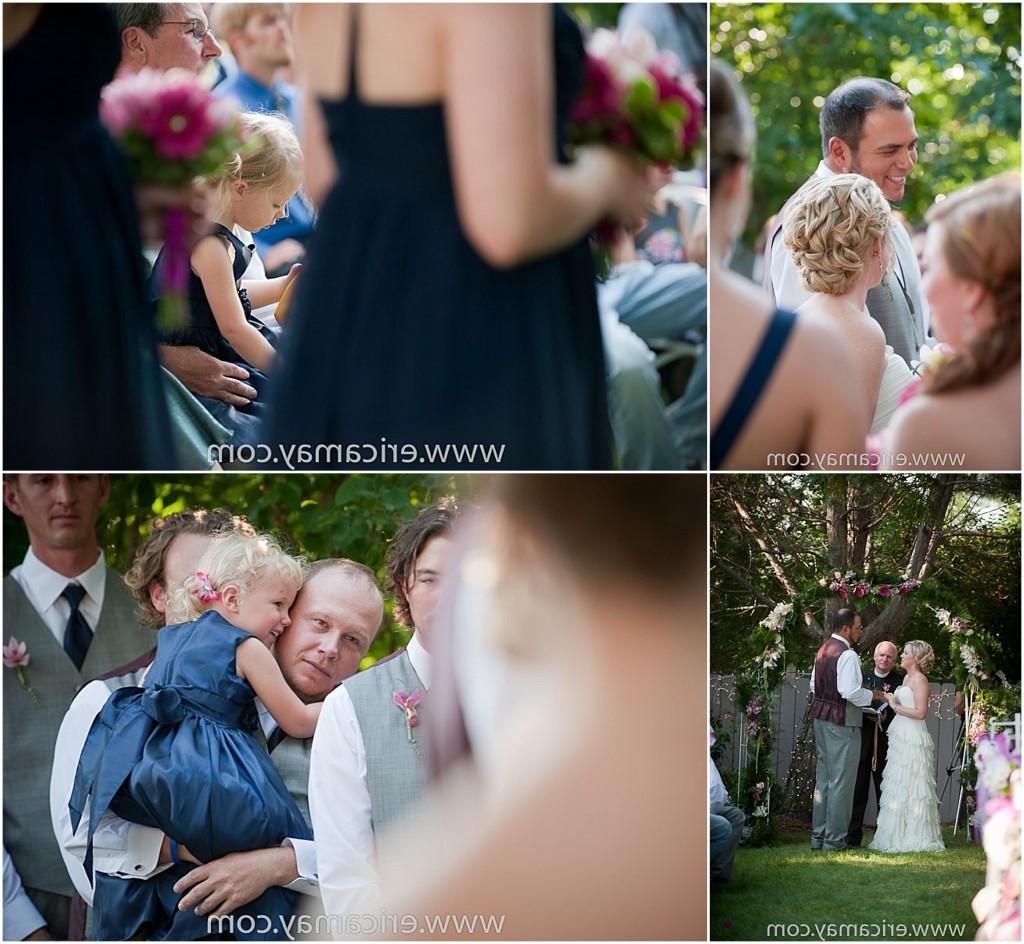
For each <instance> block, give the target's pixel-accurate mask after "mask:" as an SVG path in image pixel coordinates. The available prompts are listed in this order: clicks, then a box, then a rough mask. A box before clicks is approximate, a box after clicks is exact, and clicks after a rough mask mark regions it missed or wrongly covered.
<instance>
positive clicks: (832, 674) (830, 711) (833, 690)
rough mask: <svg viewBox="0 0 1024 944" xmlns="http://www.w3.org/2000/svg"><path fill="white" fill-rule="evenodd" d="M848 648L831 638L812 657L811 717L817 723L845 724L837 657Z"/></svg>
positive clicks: (844, 703) (844, 709)
mask: <svg viewBox="0 0 1024 944" xmlns="http://www.w3.org/2000/svg"><path fill="white" fill-rule="evenodd" d="M849 648H850V647H849V646H847V645H846V643H844V642H842V641H841V640H839V639H836V638H835V637H833V636H829V637H828V639H826V640H825V642H824V643H822V645H821V648H820V649H819V650H818V654H817V655H816V656H815V657H814V702H813V703H812V704H811V715H812V717H814V718H817V719H818V720H819V721H831V722H832V723H833V724H839V725H845V724H846V699H845V698H843V696H842V695H840V694H839V685H838V684H837V681H836V677H837V675H838V668H839V657H840V656H841V655H842V654H843V653H844V652H846V650H847V649H849Z"/></svg>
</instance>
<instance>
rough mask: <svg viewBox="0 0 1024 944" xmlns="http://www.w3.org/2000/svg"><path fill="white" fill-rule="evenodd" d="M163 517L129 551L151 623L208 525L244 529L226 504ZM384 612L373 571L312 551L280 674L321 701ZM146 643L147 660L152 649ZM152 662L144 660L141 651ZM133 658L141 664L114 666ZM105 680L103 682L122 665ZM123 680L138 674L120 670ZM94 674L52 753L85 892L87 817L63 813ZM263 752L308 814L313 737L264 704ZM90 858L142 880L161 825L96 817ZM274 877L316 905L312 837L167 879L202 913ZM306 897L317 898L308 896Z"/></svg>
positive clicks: (153, 863) (221, 908)
mask: <svg viewBox="0 0 1024 944" xmlns="http://www.w3.org/2000/svg"><path fill="white" fill-rule="evenodd" d="M160 520H162V522H163V523H162V525H161V526H160V527H159V528H156V527H154V528H153V529H152V531H151V534H150V536H149V538H147V540H146V542H145V543H144V544H143V546H142V547H140V548H139V551H138V553H137V554H136V558H135V562H134V563H133V566H132V568H131V569H130V570H129V572H128V576H127V578H126V580H127V581H128V582H129V585H130V586H131V587H132V591H133V593H134V595H135V597H136V600H137V601H138V603H139V606H140V608H141V610H142V611H143V613H144V614H145V617H144V618H145V620H146V622H147V623H149V624H151V625H153V626H154V628H159V627H160V626H162V625H163V623H164V622H165V618H166V619H169V620H171V621H172V622H173V621H174V620H175V617H174V615H173V613H167V603H168V600H169V598H170V597H171V595H172V594H173V593H174V591H175V589H177V588H179V587H180V586H181V584H182V582H183V581H184V579H185V577H187V576H188V575H189V574H190V573H193V572H194V571H195V568H196V565H197V563H198V561H199V559H200V558H201V556H202V554H203V551H204V550H205V549H206V546H207V544H208V543H209V540H210V538H211V536H212V535H213V533H215V532H216V531H218V530H225V529H237V530H246V531H251V530H252V529H251V526H250V525H249V524H248V523H247V522H246V521H245V520H244V519H243V518H240V517H236V516H231V515H228V514H226V513H224V512H219V511H217V512H206V511H203V510H199V511H194V512H193V511H188V512H182V513H180V514H177V515H172V516H169V518H167V519H160ZM383 615H384V599H383V596H382V594H381V592H380V588H379V587H378V585H377V580H376V577H375V576H374V574H373V572H372V571H371V570H370V569H369V568H368V567H365V566H363V565H362V564H358V563H356V562H355V561H350V560H347V559H342V558H338V559H332V560H324V561H318V562H316V563H315V564H313V565H311V566H310V568H309V569H308V571H307V574H306V580H305V583H304V584H303V586H302V589H301V590H300V591H299V595H298V596H297V597H296V599H295V603H294V604H293V605H292V609H291V611H290V612H289V617H290V619H291V623H290V625H289V626H288V627H287V628H286V629H285V631H284V633H282V635H281V637H280V638H279V639H278V641H277V643H276V645H275V646H274V656H275V658H276V659H277V663H278V665H279V666H280V667H281V672H282V674H283V675H284V677H285V680H286V681H287V682H288V684H289V685H290V686H291V687H292V689H293V690H294V691H295V693H296V694H297V695H299V697H300V698H302V699H303V700H304V701H307V702H309V703H312V702H317V701H322V700H323V699H324V698H325V697H326V695H327V694H328V692H330V691H331V690H332V689H333V688H334V687H335V686H337V685H339V684H340V683H341V681H342V680H343V679H345V678H347V677H348V676H349V675H352V674H353V673H355V672H356V671H357V670H358V668H359V662H360V661H361V660H362V658H363V656H365V655H366V651H367V649H368V648H369V646H370V643H371V642H372V641H373V638H374V636H375V635H376V633H377V631H378V629H379V628H380V624H381V620H382V619H383ZM152 655H153V654H152V653H150V654H149V656H150V658H149V660H148V661H152ZM147 664H148V662H147ZM124 668H130V669H138V668H140V666H139V665H135V666H127V667H122V669H124ZM117 675H118V676H119V678H118V679H115V680H112V681H108V682H107V683H106V686H107V687H110V688H111V689H112V688H113V687H117V686H116V682H117V681H120V679H123V678H125V677H126V676H125V675H124V674H123V673H122V672H120V671H118V672H117ZM123 684H138V678H134V679H132V678H128V679H127V681H124V682H123ZM103 686H104V683H103V682H97V683H94V684H93V685H90V686H88V687H87V688H86V689H84V690H83V691H82V693H81V695H80V696H79V698H78V699H76V701H75V704H74V705H73V706H72V709H71V711H69V713H68V715H67V717H66V719H65V722H64V724H63V725H62V726H61V732H60V737H59V739H58V753H59V756H61V758H62V760H61V767H62V769H64V770H65V771H66V773H64V774H62V775H58V772H57V771H56V769H55V773H54V780H53V783H52V785H51V813H52V816H53V824H54V830H55V832H56V833H57V835H58V837H59V838H60V841H61V844H62V846H63V849H64V853H65V860H66V861H67V863H68V870H69V871H70V872H71V874H72V876H73V878H74V879H75V885H76V887H77V888H78V890H79V893H80V894H81V896H82V897H83V899H85V900H86V902H88V903H91V901H92V894H93V891H92V887H91V885H90V884H89V881H88V879H87V877H86V875H85V871H84V869H83V868H82V866H81V861H82V858H83V856H84V852H85V846H84V835H85V831H87V829H88V821H87V818H84V819H83V822H82V823H80V824H79V829H78V832H77V833H75V834H72V832H71V827H70V821H69V817H68V815H67V801H68V798H69V797H70V795H71V788H72V784H73V782H74V771H75V769H76V767H77V764H78V757H79V755H80V754H81V749H82V745H83V744H84V741H85V736H86V734H87V733H88V730H89V727H90V725H91V723H92V719H93V718H94V717H95V716H96V714H97V713H98V712H99V711H100V709H101V708H102V707H103V703H104V702H105V701H106V698H107V696H108V690H107V687H103ZM260 721H261V723H262V725H263V730H264V733H265V734H266V735H267V742H268V747H269V749H270V751H271V759H272V760H273V761H274V764H275V766H276V767H277V769H278V772H279V773H280V774H281V777H282V779H283V780H284V783H285V786H286V787H287V788H288V791H289V793H291V795H292V798H293V799H294V800H295V802H296V804H297V805H298V807H299V810H300V811H301V812H302V814H303V816H304V817H305V819H306V820H307V822H308V820H309V807H308V803H307V799H306V797H307V790H308V782H309V754H310V749H311V747H312V738H308V739H305V740H300V739H297V738H291V737H284V736H283V733H282V732H280V730H279V729H275V725H274V721H273V718H272V717H271V716H270V715H269V714H267V713H266V711H265V710H262V709H261V711H260ZM95 842H96V864H97V868H100V867H101V866H102V868H103V871H107V872H111V873H113V874H116V875H119V876H121V877H123V878H135V879H140V880H146V879H149V878H151V877H152V876H154V875H156V874H158V873H159V872H161V871H162V870H164V869H166V868H168V867H169V865H170V864H171V859H170V853H169V849H168V842H167V838H166V837H165V836H164V835H163V834H162V833H161V832H160V830H158V829H152V828H150V827H146V826H140V825H137V824H128V823H124V822H122V821H117V822H116V823H113V824H111V825H108V826H106V827H105V826H104V825H101V826H100V828H99V829H98V830H97V833H96V840H95ZM275 884H276V885H282V886H285V887H288V888H291V889H292V890H294V891H300V892H303V893H304V896H303V899H302V901H303V906H302V907H300V909H299V910H300V912H303V913H315V912H316V911H317V910H318V909H319V891H318V889H317V864H316V849H315V847H314V844H313V842H311V841H309V840H299V839H295V840H287V841H286V842H285V844H284V845H282V846H280V847H275V848H272V849H257V850H253V851H251V852H242V853H236V854H233V855H228V856H224V857H223V858H221V859H217V860H214V861H212V862H208V863H205V864H204V865H202V866H199V867H198V868H196V869H193V870H192V871H191V872H189V873H188V875H186V876H185V877H184V878H183V879H182V880H181V881H180V882H179V883H178V884H177V885H176V886H175V887H176V890H177V891H179V892H181V893H182V895H183V897H182V901H181V904H182V906H183V907H185V908H195V909H196V910H197V913H198V914H200V915H210V914H228V913H230V912H231V911H233V910H235V909H236V908H239V907H241V906H242V905H244V904H247V903H248V902H250V901H252V900H253V899H254V898H256V897H257V896H258V895H260V894H262V893H263V892H264V891H265V890H266V889H267V888H268V887H269V886H270V885H275ZM309 903H314V904H313V905H311V906H310V905H309Z"/></svg>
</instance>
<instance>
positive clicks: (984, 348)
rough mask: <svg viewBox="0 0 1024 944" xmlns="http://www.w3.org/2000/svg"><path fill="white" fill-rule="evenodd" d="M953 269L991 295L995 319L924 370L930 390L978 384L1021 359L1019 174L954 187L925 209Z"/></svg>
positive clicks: (946, 389) (1009, 367)
mask: <svg viewBox="0 0 1024 944" xmlns="http://www.w3.org/2000/svg"><path fill="white" fill-rule="evenodd" d="M925 219H926V220H927V221H928V224H929V225H930V226H939V227H941V230H940V232H941V234H942V251H943V253H944V255H945V258H946V262H947V264H948V265H949V268H950V269H951V270H952V271H953V273H954V274H956V275H957V276H959V277H960V278H962V279H967V280H968V281H971V282H976V283H978V284H979V285H981V286H982V287H983V288H984V289H985V290H986V292H988V294H989V295H990V296H991V298H992V301H993V308H994V310H995V324H994V325H993V326H992V327H991V328H989V329H988V330H986V331H979V332H978V333H977V334H976V335H975V336H974V337H972V338H971V339H970V340H969V341H968V342H967V345H966V347H965V349H964V350H963V351H962V352H961V353H959V354H957V355H956V356H954V357H951V358H948V359H945V360H943V361H942V362H941V363H940V364H939V365H938V366H937V367H936V368H935V369H934V370H931V371H929V372H928V373H927V374H926V375H925V380H924V389H925V390H926V391H927V392H929V393H949V392H951V391H954V390H961V389H963V388H966V387H973V386H979V385H981V384H984V383H988V382H989V381H992V380H995V379H996V378H998V377H1000V376H1002V375H1003V374H1005V373H1006V372H1007V371H1008V370H1010V369H1011V368H1012V367H1014V365H1016V364H1019V363H1020V174H1017V173H1008V174H1000V175H999V176H998V177H993V178H992V179H991V180H986V181H985V182H984V183H980V184H978V185H976V186H974V187H968V188H966V189H965V190H959V191H957V192H956V193H954V194H952V195H951V196H949V197H948V198H947V199H946V200H944V201H943V202H942V203H937V204H936V205H935V206H933V207H932V208H931V210H929V211H928V214H927V216H926V217H925Z"/></svg>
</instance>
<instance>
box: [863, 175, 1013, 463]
mask: <svg viewBox="0 0 1024 944" xmlns="http://www.w3.org/2000/svg"><path fill="white" fill-rule="evenodd" d="M1020 191H1021V185H1020V175H1019V174H1015V173H1012V174H1003V175H1000V176H999V177H995V178H993V179H991V180H986V181H985V182H984V183H980V184H977V185H976V186H973V187H968V188H966V189H964V190H959V191H957V192H956V193H954V194H951V195H950V196H949V197H947V198H946V199H945V200H943V201H942V202H941V203H936V204H935V205H934V206H933V207H932V208H931V210H929V211H928V215H927V220H928V236H927V241H926V243H925V251H924V259H925V269H926V274H925V277H924V281H923V283H922V285H923V288H924V291H925V294H926V295H927V296H928V300H929V302H930V304H931V306H932V323H933V330H934V333H935V336H936V338H937V339H938V340H939V341H941V342H943V343H944V344H946V345H948V346H949V347H950V348H951V350H952V356H949V357H945V358H943V359H942V360H940V361H939V362H938V363H937V364H936V365H934V366H929V367H928V368H927V369H926V371H925V375H924V378H923V381H922V383H921V386H920V390H919V392H918V394H917V395H916V396H914V397H912V398H911V399H910V400H909V402H907V403H906V404H905V405H904V406H903V407H902V408H900V409H899V410H898V411H897V413H896V415H895V416H894V417H893V420H892V423H891V426H890V431H891V435H890V438H889V440H888V443H887V447H886V448H887V452H888V454H889V455H890V456H897V455H911V456H912V455H913V454H914V453H917V454H919V455H920V454H923V461H924V462H925V463H927V462H929V461H930V462H934V463H936V464H935V465H934V468H936V469H940V470H941V469H943V468H947V467H948V466H947V463H948V461H949V460H948V459H945V458H944V457H945V456H948V455H955V456H962V457H963V465H962V466H958V468H966V469H978V470H983V469H1019V468H1020V398H1021V389H1020ZM928 453H932V454H933V455H934V456H935V458H932V459H931V460H929V459H928V458H927V454H928ZM940 454H941V455H942V456H943V458H939V456H940ZM885 458H886V457H885V456H883V464H885ZM897 461H898V460H897ZM921 461H922V460H921V459H919V460H918V464H917V465H916V467H917V468H922V467H924V466H923V465H922V464H920V463H921ZM901 467H902V466H901Z"/></svg>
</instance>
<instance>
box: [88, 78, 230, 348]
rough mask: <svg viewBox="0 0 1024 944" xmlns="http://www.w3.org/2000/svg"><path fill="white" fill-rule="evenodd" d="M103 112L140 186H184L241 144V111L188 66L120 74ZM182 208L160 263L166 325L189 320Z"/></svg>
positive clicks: (169, 226)
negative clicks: (195, 74) (220, 97)
mask: <svg viewBox="0 0 1024 944" xmlns="http://www.w3.org/2000/svg"><path fill="white" fill-rule="evenodd" d="M100 117H101V118H102V119H103V122H104V123H105V124H106V126H107V128H108V129H109V131H110V133H111V134H112V135H113V136H114V138H115V139H116V140H117V142H118V144H119V145H120V147H121V150H122V151H123V152H124V155H125V158H126V159H127V161H128V166H129V169H130V172H131V175H132V179H133V180H134V181H135V182H136V183H138V184H149V185H161V186H167V187H174V188H176V189H186V188H190V187H192V186H193V185H194V184H195V182H196V180H197V178H201V177H205V176H209V175H211V174H214V173H216V172H217V171H219V170H220V169H221V168H223V167H224V165H225V164H226V163H227V162H228V161H229V160H231V159H232V158H233V157H234V156H235V154H237V153H238V151H239V150H240V149H241V148H242V147H243V146H244V142H243V139H242V135H241V131H240V127H239V122H238V111H237V109H236V108H235V107H234V105H232V104H231V103H230V102H229V101H227V100H223V99H218V98H214V96H213V95H212V94H211V93H210V92H209V91H208V90H207V89H205V88H204V87H203V86H202V85H201V84H200V82H199V79H198V78H197V77H196V76H194V75H193V74H192V73H191V72H187V71H186V70H184V69H171V70H170V71H169V72H166V73H162V72H158V71H156V70H154V69H143V70H142V71H141V72H140V73H138V74H137V75H130V76H125V77H124V78H120V79H115V80H114V81H113V82H111V83H110V84H109V85H108V86H106V88H104V89H103V94H102V97H101V99H100ZM186 230H187V227H186V225H185V215H184V211H183V210H178V209H175V210H170V211H168V215H167V223H166V248H165V260H164V263H163V265H162V267H161V286H160V288H161V292H160V314H161V323H162V324H163V326H164V327H165V328H175V327H182V326H184V325H185V324H186V323H187V314H186V312H187V308H186V306H187V292H188V252H187V246H186Z"/></svg>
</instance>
